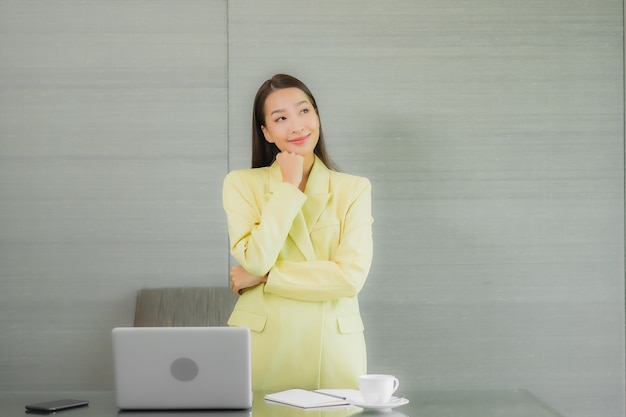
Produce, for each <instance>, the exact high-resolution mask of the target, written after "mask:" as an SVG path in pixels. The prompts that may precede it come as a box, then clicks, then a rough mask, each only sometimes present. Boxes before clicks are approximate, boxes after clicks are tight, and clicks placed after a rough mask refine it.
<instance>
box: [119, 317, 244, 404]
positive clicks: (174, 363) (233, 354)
mask: <svg viewBox="0 0 626 417" xmlns="http://www.w3.org/2000/svg"><path fill="white" fill-rule="evenodd" d="M112 336H113V361H114V372H115V394H116V400H117V406H118V407H119V408H120V409H123V410H168V409H169V410H173V409H246V408H250V407H251V406H252V377H251V363H250V362H251V359H250V330H249V329H248V328H245V327H117V328H115V329H113V331H112Z"/></svg>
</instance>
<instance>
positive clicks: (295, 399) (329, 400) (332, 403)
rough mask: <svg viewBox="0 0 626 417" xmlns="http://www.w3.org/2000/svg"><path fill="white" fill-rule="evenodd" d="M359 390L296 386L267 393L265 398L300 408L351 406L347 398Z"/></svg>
mask: <svg viewBox="0 0 626 417" xmlns="http://www.w3.org/2000/svg"><path fill="white" fill-rule="evenodd" d="M357 392H358V391H356V390H350V389H320V390H316V391H308V390H305V389H299V388H294V389H289V390H286V391H280V392H275V393H273V394H267V395H266V396H265V399H266V400H268V401H272V402H276V403H280V404H285V405H290V406H292V407H299V408H319V407H338V406H349V405H350V402H349V401H348V400H347V398H349V397H350V395H351V394H352V395H353V394H354V393H357Z"/></svg>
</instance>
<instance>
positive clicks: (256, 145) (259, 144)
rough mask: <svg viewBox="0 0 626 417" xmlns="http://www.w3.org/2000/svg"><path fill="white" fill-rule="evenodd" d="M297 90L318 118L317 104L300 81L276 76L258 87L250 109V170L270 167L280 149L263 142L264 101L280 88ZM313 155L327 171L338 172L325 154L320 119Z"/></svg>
mask: <svg viewBox="0 0 626 417" xmlns="http://www.w3.org/2000/svg"><path fill="white" fill-rule="evenodd" d="M293 87H295V88H298V89H300V90H302V92H304V94H306V95H307V97H308V98H309V100H310V101H311V104H312V105H313V108H314V109H315V113H317V117H318V118H319V117H320V112H319V110H318V109H317V103H316V102H315V98H314V97H313V94H312V93H311V91H310V90H309V88H308V87H307V86H306V85H305V84H304V83H303V82H302V81H300V80H298V79H297V78H295V77H292V76H291V75H287V74H276V75H274V76H273V77H272V78H270V79H269V80H267V81H265V82H264V83H263V84H261V87H259V90H258V91H257V93H256V96H255V97H254V107H253V109H252V168H260V167H267V166H270V165H272V163H273V162H274V160H275V159H276V155H277V154H279V153H280V149H278V147H277V146H276V145H275V144H273V143H269V142H268V141H266V140H265V136H264V135H263V131H262V130H261V126H263V125H264V124H265V110H264V108H265V100H266V99H267V96H269V95H270V93H271V92H273V91H274V90H279V89H282V88H293ZM314 152H315V155H317V157H318V158H319V159H320V160H321V161H322V162H323V163H324V165H326V166H327V167H328V168H329V169H332V170H334V171H339V169H338V167H337V165H335V163H334V162H333V161H332V160H331V159H330V156H328V153H327V152H326V145H325V143H324V134H323V133H322V121H321V119H320V137H319V140H318V141H317V145H316V146H315V149H314Z"/></svg>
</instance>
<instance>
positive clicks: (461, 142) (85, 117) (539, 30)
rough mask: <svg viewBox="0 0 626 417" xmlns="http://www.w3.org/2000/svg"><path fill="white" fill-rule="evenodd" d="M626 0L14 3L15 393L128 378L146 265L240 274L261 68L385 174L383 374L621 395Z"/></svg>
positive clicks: (593, 403)
mask: <svg viewBox="0 0 626 417" xmlns="http://www.w3.org/2000/svg"><path fill="white" fill-rule="evenodd" d="M623 17H624V13H623V1H621V0H620V1H617V0H598V1H594V2H589V1H583V0H573V1H564V0H550V1H545V0H532V1H528V2H523V3H522V2H514V1H508V0H507V1H487V0H479V1H473V2H464V1H459V0H438V1H435V0H427V1H420V2H414V1H409V0H393V1H388V2H381V1H374V0H358V1H351V2H336V1H331V0H321V1H316V2H309V1H299V0H298V1H289V2H286V1H282V0H266V1H263V2H260V1H252V0H233V1H229V2H228V1H226V0H220V1H218V0H195V1H194V0H184V1H173V0H172V1H149V0H137V1H132V2H130V1H120V0H113V1H106V2H97V1H79V0H76V1H70V0H59V1H55V2H50V1H44V0H36V1H28V2H22V1H13V0H0V284H1V286H2V291H0V313H1V314H0V390H8V389H11V390H19V389H76V388H82V389H110V388H111V386H112V385H111V384H112V376H111V370H110V338H109V331H110V328H111V327H112V326H114V325H128V324H131V322H132V314H133V307H134V296H135V291H136V290H137V289H138V288H139V287H142V286H160V285H164V286H165V285H167V286H169V285H204V284H223V283H225V280H226V277H227V271H228V263H229V259H228V255H227V247H228V244H227V238H226V227H225V215H224V213H223V210H222V208H221V181H222V178H223V176H224V174H225V173H226V172H227V171H228V170H230V169H234V168H241V167H247V166H249V159H250V115H251V104H252V99H253V96H254V93H255V92H256V89H257V87H258V86H259V84H260V83H261V82H262V81H264V80H265V79H266V78H267V77H269V76H270V75H272V74H273V73H275V72H279V71H280V72H288V73H292V74H294V75H296V76H298V77H300V78H302V79H303V80H304V81H305V82H306V83H307V84H308V85H309V87H311V89H312V90H313V92H314V93H315V95H316V98H317V100H318V103H319V105H320V108H321V113H322V114H321V115H322V120H323V123H324V131H325V134H326V137H327V140H328V145H329V148H330V151H331V154H332V155H333V156H334V157H335V159H336V160H337V162H338V163H339V164H340V166H341V167H342V168H343V170H345V171H348V172H351V173H355V174H361V175H366V176H368V177H369V178H370V179H371V180H372V183H373V187H374V188H373V192H374V194H373V197H374V202H373V203H374V207H373V209H374V215H375V224H374V227H375V229H374V232H375V245H376V252H375V259H374V264H373V268H372V273H371V276H370V279H369V281H368V283H367V285H366V287H365V289H364V291H363V292H362V295H361V302H362V311H363V315H364V319H365V321H366V337H367V341H368V349H369V364H370V370H371V371H372V372H379V371H380V372H390V373H395V374H397V375H398V376H399V377H400V379H401V380H402V384H403V387H405V388H406V389H409V388H418V389H426V390H432V389H456V388H460V389H468V388H469V389H474V388H485V389H487V388H507V387H509V388H527V389H530V390H531V391H532V392H533V393H535V394H536V395H537V396H539V397H540V398H542V399H543V400H545V401H546V402H547V403H548V404H550V405H551V406H553V407H554V408H555V409H557V410H558V411H559V412H561V413H562V414H563V415H568V416H581V417H582V416H587V415H594V416H602V417H618V416H619V417H621V416H623V415H624V181H623V178H624V153H623V149H624V97H623V91H624V85H623V77H624V60H623V45H624V26H623V21H624V19H623Z"/></svg>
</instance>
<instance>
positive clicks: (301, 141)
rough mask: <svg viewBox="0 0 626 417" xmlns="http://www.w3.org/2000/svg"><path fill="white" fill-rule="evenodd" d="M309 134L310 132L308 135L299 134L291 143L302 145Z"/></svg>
mask: <svg viewBox="0 0 626 417" xmlns="http://www.w3.org/2000/svg"><path fill="white" fill-rule="evenodd" d="M309 136H311V134H310V133H309V134H308V135H306V136H299V137H297V138H294V139H291V140H289V143H293V144H294V145H300V144H302V143H304V142H305V141H306V140H307V139H308V138H309Z"/></svg>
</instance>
